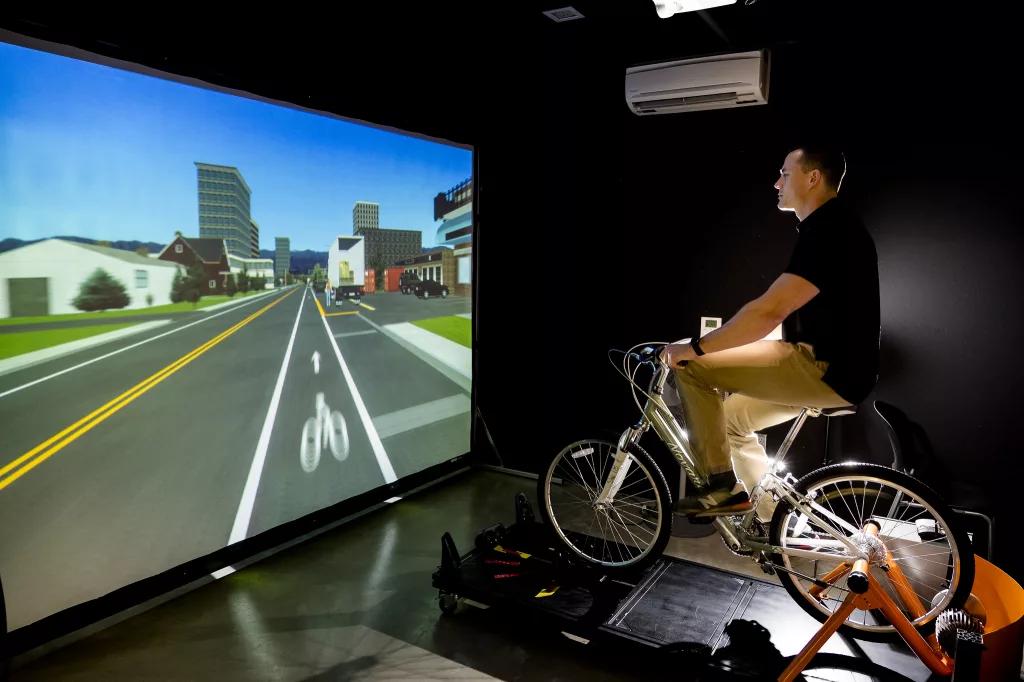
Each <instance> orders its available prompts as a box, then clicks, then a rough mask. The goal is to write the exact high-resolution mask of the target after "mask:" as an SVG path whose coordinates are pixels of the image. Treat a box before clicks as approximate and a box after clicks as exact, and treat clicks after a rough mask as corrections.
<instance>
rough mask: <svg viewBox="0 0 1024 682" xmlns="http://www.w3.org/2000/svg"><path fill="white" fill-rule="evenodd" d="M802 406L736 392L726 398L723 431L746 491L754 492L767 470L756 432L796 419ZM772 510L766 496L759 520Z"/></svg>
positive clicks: (771, 502)
mask: <svg viewBox="0 0 1024 682" xmlns="http://www.w3.org/2000/svg"><path fill="white" fill-rule="evenodd" d="M803 407H804V406H802V405H780V404H778V403H770V402H767V401H765V400H758V399H757V398H751V397H749V396H745V395H740V394H739V393H733V394H732V395H730V396H729V397H728V398H726V400H725V429H726V433H727V434H728V438H729V450H730V451H731V453H732V465H733V470H734V471H735V472H736V478H738V479H739V480H741V481H743V484H744V486H745V487H746V489H747V490H748V491H749V490H753V489H754V486H755V485H757V484H758V482H759V481H760V480H761V478H762V477H763V476H764V475H765V472H767V471H768V454H767V453H766V452H765V451H764V448H763V447H761V443H760V441H758V439H757V433H756V432H757V431H763V430H764V429H767V428H768V427H770V426H775V425H776V424H782V423H785V422H788V421H790V420H791V419H795V418H796V417H797V416H798V415H799V414H800V411H801V410H802V409H803ZM774 510H775V504H774V502H773V500H772V499H771V498H770V497H769V496H767V495H765V496H764V497H762V498H761V504H759V505H758V509H757V511H758V515H759V516H760V517H761V519H762V520H763V521H768V520H770V519H771V515H772V512H773V511H774Z"/></svg>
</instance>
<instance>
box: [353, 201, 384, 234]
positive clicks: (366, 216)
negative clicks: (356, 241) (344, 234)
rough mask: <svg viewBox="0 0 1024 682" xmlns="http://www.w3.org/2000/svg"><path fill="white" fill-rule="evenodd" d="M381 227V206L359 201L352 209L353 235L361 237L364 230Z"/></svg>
mask: <svg viewBox="0 0 1024 682" xmlns="http://www.w3.org/2000/svg"><path fill="white" fill-rule="evenodd" d="M379 227H380V206H379V205H378V204H375V203H372V202H369V201H357V202H356V205H355V206H353V207H352V234H354V235H361V234H362V233H363V230H376V229H377V228H379Z"/></svg>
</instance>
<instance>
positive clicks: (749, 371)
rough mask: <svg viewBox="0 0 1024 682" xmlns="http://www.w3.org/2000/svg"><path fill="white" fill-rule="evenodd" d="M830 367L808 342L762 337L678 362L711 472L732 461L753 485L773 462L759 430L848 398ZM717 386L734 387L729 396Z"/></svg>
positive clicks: (699, 449)
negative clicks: (829, 379)
mask: <svg viewBox="0 0 1024 682" xmlns="http://www.w3.org/2000/svg"><path fill="white" fill-rule="evenodd" d="M827 368H828V363H827V362H819V361H817V360H815V359H814V349H813V348H812V347H811V346H809V345H807V344H805V343H801V344H793V343H788V342H785V341H756V342H754V343H751V344H748V345H746V346H740V347H738V348H731V349H729V350H725V351H721V352H718V353H710V354H708V355H704V356H702V357H699V358H697V359H696V360H691V361H690V362H688V363H687V365H686V367H683V368H680V369H677V370H676V372H675V375H676V376H675V378H676V390H677V391H678V393H679V398H680V401H681V404H682V409H683V414H684V416H685V420H686V423H685V426H686V430H687V435H688V437H689V440H690V443H691V444H692V445H693V446H694V455H695V456H696V457H697V458H698V460H699V461H700V462H702V463H703V464H704V466H705V471H706V473H707V474H709V475H710V474H717V473H720V472H723V471H729V470H730V469H733V470H735V472H736V477H737V478H738V479H740V480H742V481H743V483H744V484H745V485H746V486H747V490H748V491H749V490H752V489H753V487H754V485H756V484H757V482H758V481H760V480H761V477H762V476H763V475H764V473H765V471H767V469H768V461H767V460H768V457H767V455H766V454H765V451H764V448H762V447H761V444H760V443H759V442H758V440H757V434H756V433H755V432H756V431H761V430H763V429H766V428H768V427H769V426H775V425H776V424H781V423H783V422H786V421H789V420H790V419H795V418H796V417H797V416H798V415H799V414H800V411H801V410H802V409H803V408H804V407H819V408H825V407H846V406H849V405H850V403H848V402H846V401H845V400H843V399H842V398H841V397H839V395H838V394H837V393H836V392H835V391H833V390H832V389H831V388H830V387H829V386H828V384H826V383H825V382H823V381H822V380H821V377H822V376H824V374H825V370H826V369H827ZM716 389H717V390H718V391H725V392H728V393H730V394H731V395H730V396H729V397H728V398H726V400H725V401H723V400H722V396H721V394H720V393H718V392H716ZM734 465H735V466H734Z"/></svg>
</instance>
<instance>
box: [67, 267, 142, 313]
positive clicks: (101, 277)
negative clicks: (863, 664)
mask: <svg viewBox="0 0 1024 682" xmlns="http://www.w3.org/2000/svg"><path fill="white" fill-rule="evenodd" d="M131 301H132V300H131V298H129V297H128V290H127V289H125V286H124V285H123V284H121V283H120V282H118V281H117V280H116V279H114V278H113V277H111V275H110V273H108V272H107V271H106V270H104V269H103V268H96V269H95V270H94V271H93V273H92V274H91V275H89V277H88V278H86V280H85V281H84V282H82V284H81V286H80V287H79V288H78V296H75V299H74V300H73V301H71V305H73V306H75V307H76V308H78V309H79V310H84V311H87V312H93V311H97V310H112V309H117V308H124V307H125V306H127V305H128V304H129V303H131Z"/></svg>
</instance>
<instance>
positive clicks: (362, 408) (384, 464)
mask: <svg viewBox="0 0 1024 682" xmlns="http://www.w3.org/2000/svg"><path fill="white" fill-rule="evenodd" d="M320 319H321V320H322V321H323V323H324V329H326V330H327V338H328V339H330V340H331V346H333V347H334V356H335V357H336V358H338V364H339V365H341V373H342V374H344V375H345V383H346V384H348V390H349V392H351V393H352V401H353V402H354V403H355V404H356V411H357V412H358V413H359V419H360V420H362V422H363V429H365V430H366V436H367V437H368V438H369V439H370V447H372V448H373V454H374V456H376V457H377V464H378V465H379V466H380V473H381V474H383V475H384V482H385V483H394V482H395V481H397V480H398V476H396V475H395V468H394V467H393V466H391V460H390V459H388V453H387V451H386V450H385V449H384V444H383V443H381V442H380V436H379V435H378V434H377V429H376V428H374V426H373V420H372V419H371V418H370V413H369V412H367V411H366V405H365V404H363V398H362V397H361V396H360V395H359V390H358V389H357V388H356V382H355V381H353V379H352V373H351V372H349V371H348V365H346V364H345V358H343V357H341V349H340V348H338V340H337V339H335V338H334V334H333V333H331V326H330V325H329V324H327V318H326V317H323V316H321V317H320Z"/></svg>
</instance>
